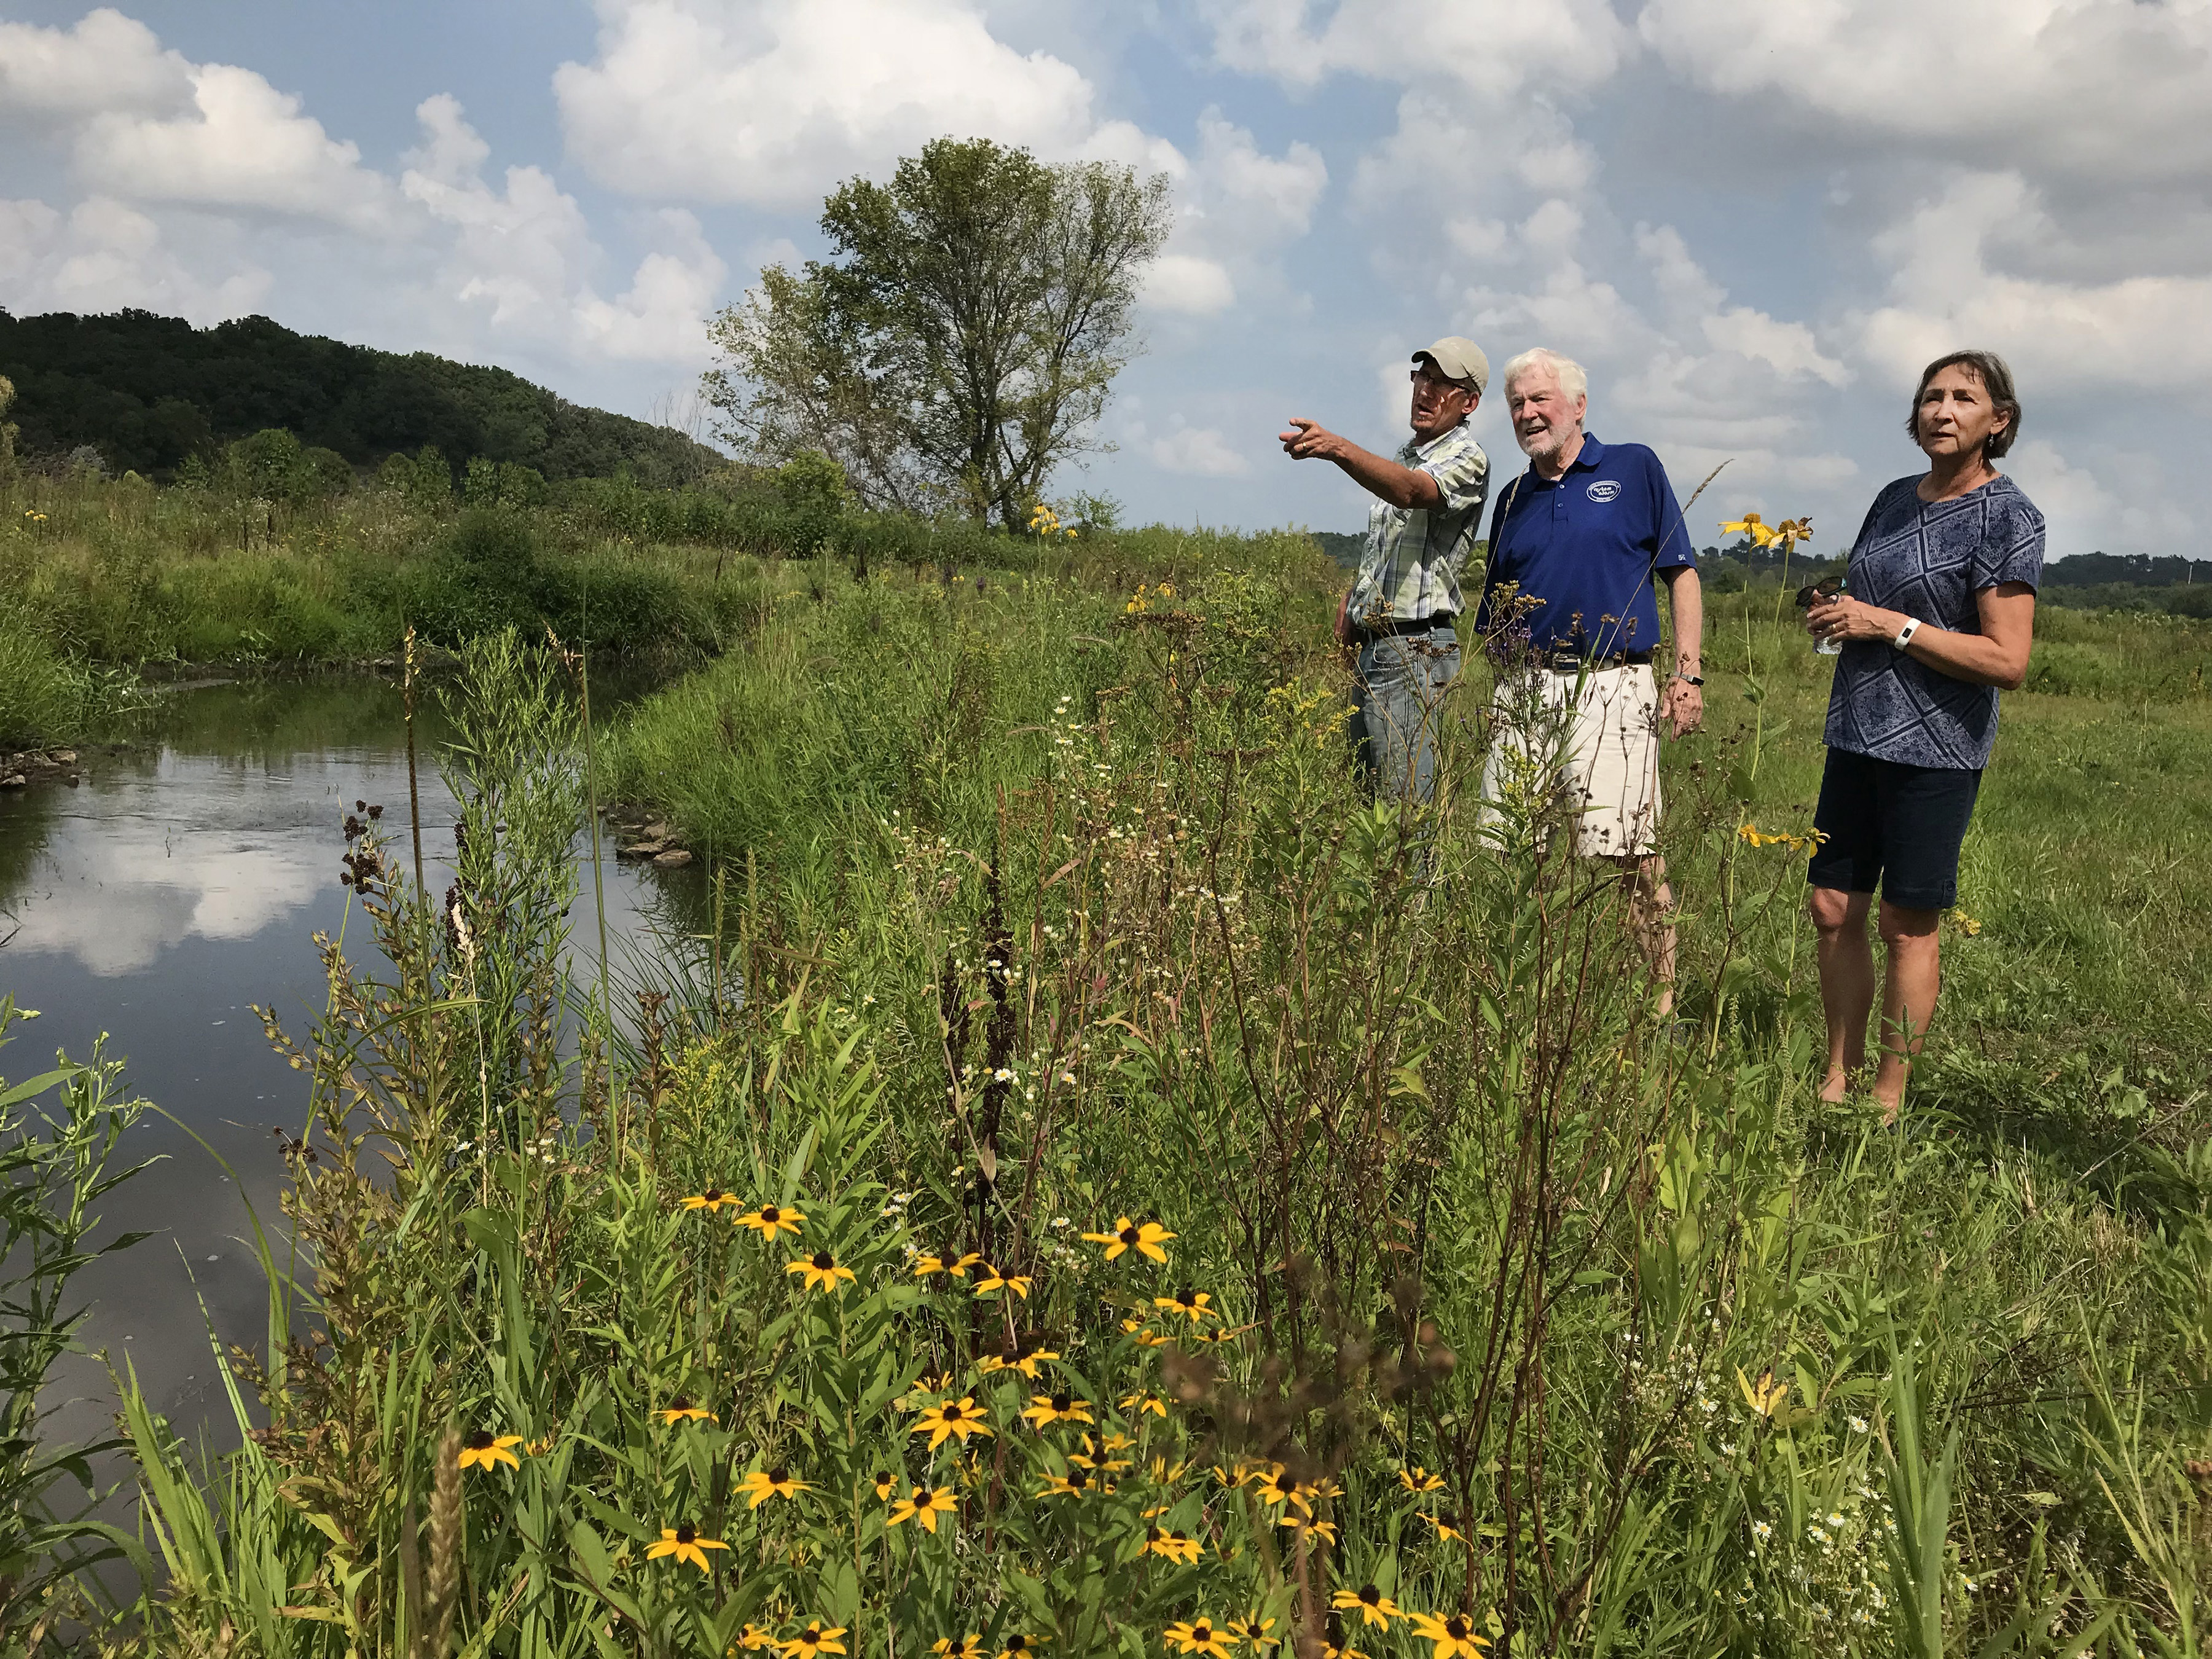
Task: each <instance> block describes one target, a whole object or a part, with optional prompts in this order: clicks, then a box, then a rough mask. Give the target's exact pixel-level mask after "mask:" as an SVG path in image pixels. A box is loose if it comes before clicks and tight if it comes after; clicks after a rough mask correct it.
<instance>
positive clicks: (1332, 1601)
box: [1328, 1584, 1406, 1630]
mask: <svg viewBox="0 0 2212 1659" xmlns="http://www.w3.org/2000/svg"><path fill="white" fill-rule="evenodd" d="M1328 1604H1329V1606H1331V1607H1341V1608H1343V1609H1344V1610H1345V1611H1346V1612H1347V1613H1349V1612H1352V1611H1354V1610H1355V1609H1356V1610H1357V1611H1358V1614H1359V1616H1360V1618H1361V1619H1362V1620H1364V1621H1365V1622H1366V1623H1368V1624H1370V1625H1376V1626H1380V1627H1382V1628H1383V1629H1384V1630H1388V1629H1389V1628H1390V1621H1391V1620H1393V1619H1403V1618H1404V1617H1405V1616H1406V1615H1405V1614H1404V1613H1401V1612H1399V1611H1398V1604H1397V1603H1396V1602H1395V1601H1392V1600H1391V1599H1390V1598H1389V1596H1387V1595H1383V1592H1382V1591H1381V1590H1379V1589H1376V1588H1375V1586H1374V1585H1372V1584H1362V1585H1361V1586H1360V1587H1359V1588H1358V1589H1356V1590H1348V1589H1340V1590H1339V1591H1337V1593H1336V1594H1335V1595H1332V1596H1330V1597H1329V1598H1328Z"/></svg>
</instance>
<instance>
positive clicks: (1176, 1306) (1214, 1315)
mask: <svg viewBox="0 0 2212 1659" xmlns="http://www.w3.org/2000/svg"><path fill="white" fill-rule="evenodd" d="M1152 1305H1153V1306H1154V1307H1155V1308H1165V1309H1166V1310H1168V1311H1169V1312H1170V1313H1179V1314H1181V1315H1182V1316H1183V1317H1184V1318H1186V1319H1188V1320H1189V1321H1190V1322H1191V1323H1192V1324H1194V1325H1203V1324H1204V1323H1205V1322H1206V1321H1207V1320H1209V1319H1213V1320H1218V1319H1219V1318H1220V1317H1221V1315H1220V1313H1219V1312H1218V1311H1217V1310H1216V1309H1215V1308H1214V1306H1213V1293H1212V1291H1194V1290H1192V1289H1191V1287H1190V1286H1189V1285H1184V1286H1183V1287H1182V1289H1181V1290H1179V1291H1176V1293H1175V1294H1174V1295H1173V1296H1156V1297H1153V1298H1152Z"/></svg>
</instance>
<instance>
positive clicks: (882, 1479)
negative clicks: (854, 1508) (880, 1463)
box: [870, 1469, 898, 1504]
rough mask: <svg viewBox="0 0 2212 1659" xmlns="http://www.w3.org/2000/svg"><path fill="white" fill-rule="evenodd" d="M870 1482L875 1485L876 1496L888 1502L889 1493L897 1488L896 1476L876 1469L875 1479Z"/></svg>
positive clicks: (889, 1499)
mask: <svg viewBox="0 0 2212 1659" xmlns="http://www.w3.org/2000/svg"><path fill="white" fill-rule="evenodd" d="M870 1484H871V1485H872V1486H874V1487H875V1489H876V1496H877V1497H878V1498H879V1499H881V1500H882V1501H883V1502H884V1503H886V1504H888V1503H890V1501H891V1494H892V1493H893V1492H896V1491H897V1490H898V1477H897V1476H896V1475H895V1474H887V1473H885V1472H884V1470H881V1469H878V1470H877V1471H876V1478H875V1480H873V1481H872V1482H871V1483H870Z"/></svg>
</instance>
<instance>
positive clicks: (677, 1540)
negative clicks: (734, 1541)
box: [645, 1522, 729, 1572]
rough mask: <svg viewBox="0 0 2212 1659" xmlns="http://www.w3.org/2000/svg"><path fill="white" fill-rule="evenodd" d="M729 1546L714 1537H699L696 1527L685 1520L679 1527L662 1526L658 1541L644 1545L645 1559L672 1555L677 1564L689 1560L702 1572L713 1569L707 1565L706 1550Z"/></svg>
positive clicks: (651, 1559)
mask: <svg viewBox="0 0 2212 1659" xmlns="http://www.w3.org/2000/svg"><path fill="white" fill-rule="evenodd" d="M727 1548H729V1546H728V1545H727V1544H724V1543H720V1542H718V1541H716V1540H714V1539H712V1538H702V1537H700V1536H699V1530H698V1528H696V1527H694V1526H692V1525H691V1524H690V1522H685V1523H684V1525H683V1526H680V1527H663V1528H661V1529H660V1541H659V1543H658V1544H647V1546H646V1547H645V1559H647V1560H648V1561H658V1560H659V1559H661V1558H662V1557H663V1556H669V1555H672V1556H674V1557H675V1558H676V1559H677V1562H678V1564H679V1565H681V1564H682V1563H684V1562H685V1561H689V1562H690V1564H691V1565H693V1566H695V1567H696V1568H698V1569H699V1571H702V1572H712V1571H714V1569H713V1568H712V1567H710V1566H709V1565H707V1552H708V1550H726V1549H727Z"/></svg>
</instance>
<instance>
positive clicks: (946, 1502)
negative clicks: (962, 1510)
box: [890, 1486, 957, 1533]
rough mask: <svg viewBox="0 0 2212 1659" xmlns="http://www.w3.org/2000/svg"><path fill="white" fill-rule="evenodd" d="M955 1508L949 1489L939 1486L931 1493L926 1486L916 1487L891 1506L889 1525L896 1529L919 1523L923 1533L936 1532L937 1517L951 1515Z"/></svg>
mask: <svg viewBox="0 0 2212 1659" xmlns="http://www.w3.org/2000/svg"><path fill="white" fill-rule="evenodd" d="M955 1507H957V1506H956V1504H954V1502H953V1497H952V1488H951V1487H950V1486H939V1487H938V1488H936V1489H935V1490H934V1491H933V1490H931V1489H930V1488H929V1487H927V1486H916V1487H915V1489H914V1490H913V1491H912V1492H908V1494H907V1495H906V1496H905V1497H904V1498H900V1499H899V1501H898V1502H897V1503H896V1504H892V1505H891V1518H890V1524H891V1525H892V1526H894V1527H898V1526H903V1525H905V1524H906V1523H907V1522H909V1521H919V1522H921V1525H922V1530H923V1531H925V1532H931V1533H933V1532H935V1531H936V1530H937V1517H938V1516H940V1515H950V1514H951V1513H952V1511H953V1510H954V1508H955Z"/></svg>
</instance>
